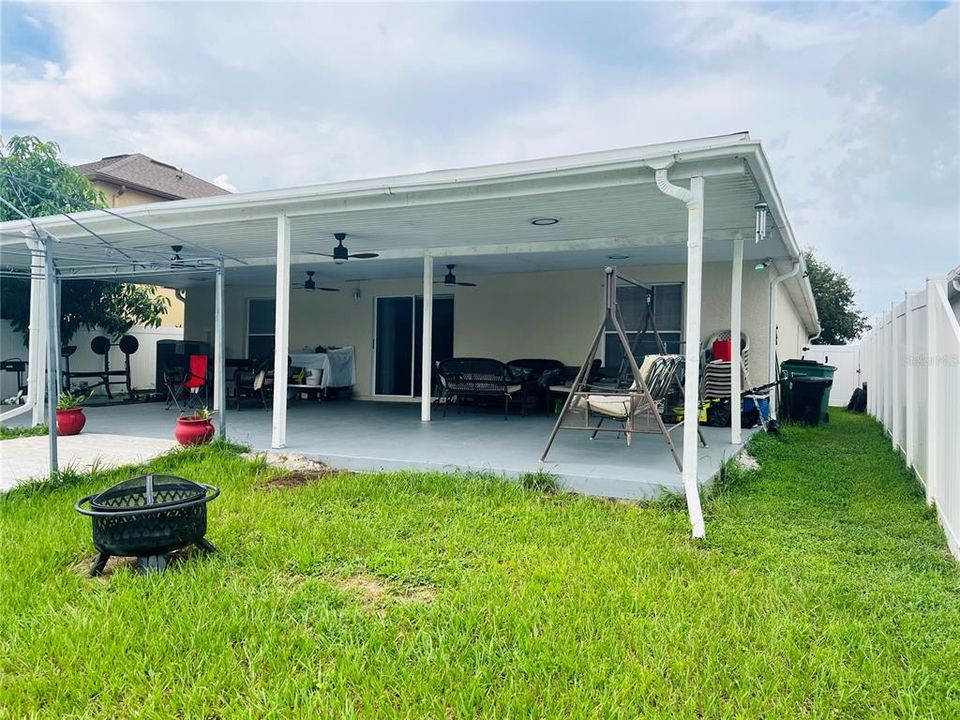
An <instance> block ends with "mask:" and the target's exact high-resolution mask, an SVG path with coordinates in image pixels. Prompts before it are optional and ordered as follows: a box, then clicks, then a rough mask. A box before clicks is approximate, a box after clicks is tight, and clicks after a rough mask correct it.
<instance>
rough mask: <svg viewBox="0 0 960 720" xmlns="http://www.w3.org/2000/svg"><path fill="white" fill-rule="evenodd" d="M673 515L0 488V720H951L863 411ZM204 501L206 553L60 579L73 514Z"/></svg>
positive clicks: (446, 501)
mask: <svg viewBox="0 0 960 720" xmlns="http://www.w3.org/2000/svg"><path fill="white" fill-rule="evenodd" d="M750 451H751V453H752V454H754V455H755V457H756V458H757V460H758V461H759V464H760V469H759V470H752V471H749V472H742V473H739V474H738V475H737V477H736V478H733V477H732V476H731V477H729V478H728V479H727V481H725V484H724V487H723V491H722V492H718V493H716V494H712V495H710V496H709V497H707V498H706V499H705V502H704V511H705V515H706V519H707V537H706V539H705V540H703V541H701V542H696V543H695V542H692V541H691V540H690V538H689V532H690V530H689V525H688V522H687V518H686V512H685V511H684V510H683V509H682V508H680V509H677V510H673V509H669V508H664V507H660V506H649V507H641V506H639V505H637V504H634V503H610V502H605V501H603V500H600V499H595V498H586V497H581V496H571V495H564V496H563V500H562V501H554V500H553V499H551V500H550V501H549V502H548V501H545V499H544V496H542V495H539V494H537V493H532V492H529V491H527V490H525V489H524V488H523V487H521V486H520V484H518V483H511V482H505V481H501V480H497V479H496V478H491V477H483V476H477V475H468V474H462V475H445V474H440V473H429V474H420V473H407V472H398V473H357V474H337V473H331V474H329V475H326V476H324V477H323V478H320V479H313V480H310V481H309V482H306V483H305V484H303V485H301V486H299V487H292V486H288V487H287V488H286V489H276V488H271V484H270V481H271V480H272V479H273V477H274V476H275V474H277V473H278V472H279V471H277V470H274V469H270V468H268V467H265V465H264V464H263V462H262V461H259V462H249V461H246V460H244V459H242V458H240V457H238V456H237V455H236V454H234V452H233V451H232V449H231V448H230V447H228V446H226V445H223V444H218V443H211V444H210V445H207V446H204V447H200V448H184V449H182V450H178V451H176V452H173V453H171V454H168V455H165V456H163V457H161V458H159V459H157V460H155V461H154V462H153V463H151V464H150V465H149V467H148V468H125V469H120V470H110V471H107V470H103V469H101V470H100V471H99V472H95V473H91V474H85V475H83V476H79V477H78V476H76V475H74V474H72V473H70V472H64V473H63V474H62V475H61V476H60V477H58V478H55V480H54V481H52V482H51V481H48V482H45V483H36V484H28V485H25V486H23V487H20V488H17V489H15V490H13V491H10V492H7V493H0V536H2V537H3V542H2V543H0V567H2V568H3V572H0V649H2V650H3V652H0V678H3V680H2V682H0V717H11V718H20V717H24V718H48V717H49V718H65V717H70V718H118V719H119V718H133V717H137V718H167V717H185V718H201V717H207V718H213V717H219V718H224V719H226V718H247V717H264V718H273V717H304V718H312V717H318V718H325V717H350V718H387V719H389V718H413V717H415V718H445V717H458V718H461V717H462V718H478V717H491V718H514V717H516V718H521V717H522V718H526V717H536V718H541V717H542V718H556V717H561V718H594V717H595V718H607V717H609V718H851V719H854V718H855V719H857V720H859V719H860V718H954V717H958V715H960V714H958V712H957V711H958V708H960V663H958V661H957V660H958V657H960V623H958V622H957V618H958V617H960V593H958V579H960V575H958V571H957V565H956V563H955V562H953V560H952V559H951V558H950V556H949V554H948V552H947V550H946V543H945V541H944V538H943V533H942V531H941V530H940V528H939V527H938V526H937V523H936V519H935V518H934V516H933V515H932V514H931V513H930V512H929V511H928V510H927V508H926V507H925V504H924V501H923V496H922V492H921V491H918V485H917V483H916V481H915V479H914V478H913V477H912V475H911V474H910V473H909V472H908V471H907V470H906V469H905V468H904V466H903V462H902V459H901V458H900V456H899V455H897V454H896V453H894V452H893V451H891V449H890V444H889V441H888V440H887V439H886V438H885V437H884V435H883V432H882V430H881V429H880V428H879V427H878V425H877V424H876V423H874V422H873V421H872V420H870V419H869V418H865V417H861V416H854V415H852V414H848V413H845V412H836V413H835V414H832V417H831V422H830V424H829V426H821V427H817V428H794V427H787V428H784V430H783V433H782V435H781V436H780V437H776V436H772V435H757V436H755V437H754V438H753V439H752V440H751V444H750ZM146 470H151V471H153V472H169V473H172V474H175V475H180V476H183V477H187V478H191V479H196V480H201V481H203V482H208V483H211V484H213V485H217V486H219V487H220V488H221V490H222V491H223V492H222V495H221V496H220V497H219V498H218V499H217V500H216V501H215V502H213V503H211V505H210V506H209V523H208V537H209V538H210V540H211V541H212V542H213V543H214V544H215V545H216V546H217V547H218V548H219V551H220V552H219V554H218V555H215V556H212V557H209V558H198V557H193V558H191V559H189V560H186V561H183V562H179V563H177V564H175V565H174V566H173V567H171V568H170V569H169V570H168V571H167V572H165V573H163V574H161V575H157V576H152V577H143V576H139V575H136V574H134V572H133V570H132V568H131V566H130V564H129V563H128V562H122V563H119V564H118V565H117V566H116V569H113V567H112V566H111V568H109V570H110V573H109V574H108V575H107V576H105V577H103V578H101V579H99V580H92V579H89V578H87V577H85V575H84V572H85V570H86V569H87V568H88V567H89V561H90V558H91V556H92V555H93V546H92V543H91V530H90V521H89V518H85V517H81V516H80V515H78V514H77V513H76V512H75V511H74V510H73V503H74V502H75V501H76V500H77V498H79V497H81V496H83V495H85V494H87V493H92V492H95V491H97V490H100V489H103V488H105V487H108V486H109V485H110V484H112V483H114V482H118V481H120V480H122V479H125V478H128V477H131V476H133V475H136V474H141V473H142V472H144V471H146Z"/></svg>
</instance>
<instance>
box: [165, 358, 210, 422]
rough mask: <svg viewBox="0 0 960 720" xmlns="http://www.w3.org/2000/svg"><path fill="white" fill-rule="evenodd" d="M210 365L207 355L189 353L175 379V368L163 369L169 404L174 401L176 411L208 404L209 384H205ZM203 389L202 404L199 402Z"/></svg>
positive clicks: (168, 407) (168, 406) (168, 405)
mask: <svg viewBox="0 0 960 720" xmlns="http://www.w3.org/2000/svg"><path fill="white" fill-rule="evenodd" d="M209 366H210V356H209V355H191V356H190V357H189V358H188V359H187V364H186V368H185V369H184V370H183V371H182V375H181V376H180V378H179V381H178V380H177V373H176V370H172V372H168V370H167V369H165V370H164V383H165V384H166V386H167V392H168V395H169V399H168V400H167V409H168V410H169V409H170V404H171V403H175V404H176V406H177V411H178V412H183V411H184V410H187V409H189V408H200V407H206V406H207V405H208V404H209V386H208V385H207V371H208V368H209ZM201 389H202V390H203V405H201V404H200V390H201ZM181 400H183V404H182V405H181Z"/></svg>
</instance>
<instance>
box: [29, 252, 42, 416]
mask: <svg viewBox="0 0 960 720" xmlns="http://www.w3.org/2000/svg"><path fill="white" fill-rule="evenodd" d="M29 245H30V249H31V250H33V259H32V261H31V267H30V270H31V272H30V275H31V280H30V340H29V343H30V347H29V349H28V351H27V358H28V362H29V365H28V367H27V371H28V374H27V393H28V396H27V402H29V403H31V404H32V405H33V418H32V424H33V425H41V424H42V423H43V421H44V417H45V414H46V413H45V409H44V406H43V398H44V387H43V384H44V376H45V375H46V373H47V370H46V368H47V363H46V349H47V311H46V310H47V299H46V287H47V286H46V281H47V274H46V262H45V260H44V253H45V250H44V247H43V245H42V244H41V243H40V242H38V241H37V240H30V241H29ZM41 275H42V276H43V279H41Z"/></svg>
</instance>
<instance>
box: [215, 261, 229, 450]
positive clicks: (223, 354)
mask: <svg viewBox="0 0 960 720" xmlns="http://www.w3.org/2000/svg"><path fill="white" fill-rule="evenodd" d="M215 295H216V299H215V303H214V304H215V309H214V313H215V317H214V322H213V357H214V363H213V409H214V410H216V411H217V434H218V435H219V436H220V437H221V438H226V437H227V402H226V400H227V345H226V340H225V337H224V336H225V329H224V326H225V320H226V317H225V314H226V313H225V308H224V300H225V297H224V270H223V260H221V261H220V266H219V267H218V268H217V276H216V289H215Z"/></svg>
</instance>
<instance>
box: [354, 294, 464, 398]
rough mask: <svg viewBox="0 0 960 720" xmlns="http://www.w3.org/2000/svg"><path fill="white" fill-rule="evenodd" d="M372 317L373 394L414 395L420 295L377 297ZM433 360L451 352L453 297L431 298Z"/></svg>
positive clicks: (418, 378) (417, 372) (419, 350)
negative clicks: (373, 317)
mask: <svg viewBox="0 0 960 720" xmlns="http://www.w3.org/2000/svg"><path fill="white" fill-rule="evenodd" d="M374 308H375V315H376V316H375V319H374V326H375V327H374V344H373V350H374V352H373V355H374V373H373V375H374V377H373V393H374V395H381V396H384V397H417V396H419V395H420V393H421V388H420V381H421V375H420V358H421V357H422V348H423V297H421V296H414V295H402V296H399V297H378V298H377V299H376V303H375V304H374ZM432 355H433V360H434V361H437V360H443V359H446V358H448V357H451V356H452V355H453V296H449V295H448V296H440V297H435V298H434V299H433V353H432Z"/></svg>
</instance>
